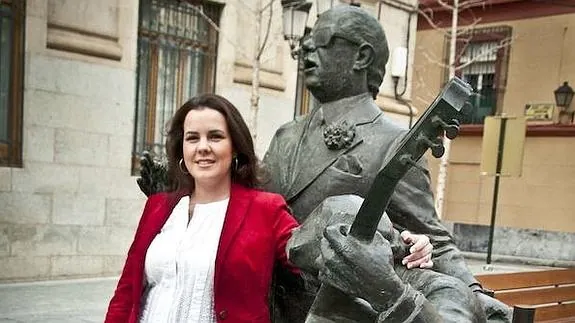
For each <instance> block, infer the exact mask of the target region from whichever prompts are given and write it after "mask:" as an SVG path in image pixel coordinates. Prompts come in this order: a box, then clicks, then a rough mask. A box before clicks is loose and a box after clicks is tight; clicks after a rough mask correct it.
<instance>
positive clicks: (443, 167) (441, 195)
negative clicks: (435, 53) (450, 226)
mask: <svg viewBox="0 0 575 323" xmlns="http://www.w3.org/2000/svg"><path fill="white" fill-rule="evenodd" d="M458 15H459V0H454V1H453V12H452V16H451V35H450V37H451V38H450V42H449V63H448V66H449V79H451V78H453V77H454V76H455V52H456V50H457V48H456V44H457V43H456V41H457V24H458V22H457V18H458ZM443 146H444V147H445V153H444V154H443V156H441V160H440V162H439V170H438V173H437V186H436V189H435V209H436V211H437V216H438V217H439V218H440V219H441V218H442V217H443V207H444V200H445V187H446V182H447V168H448V167H449V154H450V151H451V140H449V139H448V138H447V137H443Z"/></svg>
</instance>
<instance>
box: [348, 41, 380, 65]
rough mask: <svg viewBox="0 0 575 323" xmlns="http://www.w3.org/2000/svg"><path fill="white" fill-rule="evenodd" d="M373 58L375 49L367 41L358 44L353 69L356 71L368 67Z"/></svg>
mask: <svg viewBox="0 0 575 323" xmlns="http://www.w3.org/2000/svg"><path fill="white" fill-rule="evenodd" d="M374 58H375V50H374V49H373V46H371V45H370V44H368V43H363V44H361V45H360V46H359V49H358V50H357V54H356V56H355V63H354V64H353V69H354V70H356V71H358V70H362V69H366V68H368V67H369V66H370V65H371V63H373V60H374Z"/></svg>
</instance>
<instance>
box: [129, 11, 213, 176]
mask: <svg viewBox="0 0 575 323" xmlns="http://www.w3.org/2000/svg"><path fill="white" fill-rule="evenodd" d="M220 13H221V5H220V4H212V3H209V2H207V1H204V2H203V4H202V5H192V4H190V3H186V2H185V1H173V0H141V1H140V18H139V27H138V69H137V79H136V81H137V93H136V122H135V135H134V150H133V154H132V166H133V167H132V169H133V171H134V172H136V170H137V168H138V166H139V165H138V163H139V162H138V160H139V157H140V155H141V153H142V152H143V151H145V150H147V151H149V152H150V153H151V154H152V155H154V156H156V157H159V158H161V157H162V156H164V155H165V149H164V148H165V147H164V146H165V132H166V125H167V123H168V121H169V120H170V118H171V117H172V115H173V114H174V112H175V110H176V109H177V108H178V107H180V106H181V105H182V104H183V103H184V102H185V101H186V100H187V99H189V98H191V97H193V96H195V95H197V94H199V93H203V92H211V91H213V90H214V87H215V72H216V53H217V31H216V30H215V29H214V28H213V27H212V26H211V23H215V24H219V18H220ZM206 17H207V18H209V20H208V19H206ZM210 20H211V21H210Z"/></svg>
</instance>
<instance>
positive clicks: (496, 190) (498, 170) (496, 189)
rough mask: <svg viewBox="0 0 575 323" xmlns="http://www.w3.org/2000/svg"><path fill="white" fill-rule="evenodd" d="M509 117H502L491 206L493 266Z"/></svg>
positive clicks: (488, 258)
mask: <svg viewBox="0 0 575 323" xmlns="http://www.w3.org/2000/svg"><path fill="white" fill-rule="evenodd" d="M506 126H507V117H505V116H502V117H501V125H500V127H499V143H498V145H497V164H496V165H495V184H494V186H493V203H492V206H491V226H490V228H489V244H488V245H487V264H488V265H489V264H491V252H492V250H493V234H494V232H495V214H496V212H497V196H498V195H499V178H500V177H501V166H502V164H503V163H502V162H503V148H504V146H505V128H506Z"/></svg>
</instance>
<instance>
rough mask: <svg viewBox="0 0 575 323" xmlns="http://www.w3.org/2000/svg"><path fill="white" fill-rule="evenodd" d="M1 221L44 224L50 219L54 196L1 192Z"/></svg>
mask: <svg viewBox="0 0 575 323" xmlns="http://www.w3.org/2000/svg"><path fill="white" fill-rule="evenodd" d="M0 205H2V207H1V208H0V223H26V224H44V223H48V222H49V221H50V212H51V211H52V196H50V195H45V194H34V193H16V192H0Z"/></svg>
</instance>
